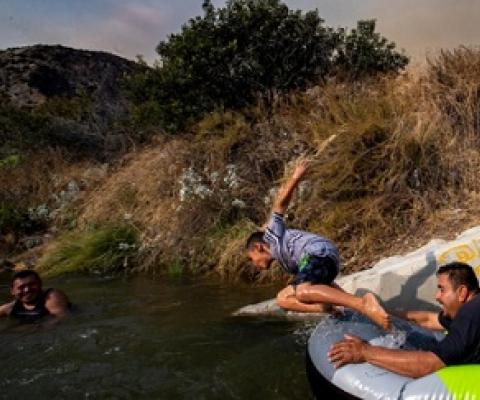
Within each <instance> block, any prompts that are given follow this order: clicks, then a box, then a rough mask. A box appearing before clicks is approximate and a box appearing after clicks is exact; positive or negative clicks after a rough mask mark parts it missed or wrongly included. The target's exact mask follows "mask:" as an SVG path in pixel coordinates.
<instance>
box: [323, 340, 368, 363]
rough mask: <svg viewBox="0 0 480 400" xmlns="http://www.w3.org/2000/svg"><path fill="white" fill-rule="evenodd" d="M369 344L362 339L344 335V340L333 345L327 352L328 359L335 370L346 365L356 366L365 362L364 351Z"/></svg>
mask: <svg viewBox="0 0 480 400" xmlns="http://www.w3.org/2000/svg"><path fill="white" fill-rule="evenodd" d="M368 346H369V344H368V343H367V342H365V341H363V340H362V339H360V338H358V337H356V336H352V335H345V339H344V340H341V341H340V342H337V343H335V344H334V345H333V346H332V347H331V348H330V351H329V352H328V358H329V360H330V362H331V363H333V364H334V365H335V368H340V367H341V366H343V365H346V364H358V363H362V362H365V361H366V360H365V350H366V349H367V347H368Z"/></svg>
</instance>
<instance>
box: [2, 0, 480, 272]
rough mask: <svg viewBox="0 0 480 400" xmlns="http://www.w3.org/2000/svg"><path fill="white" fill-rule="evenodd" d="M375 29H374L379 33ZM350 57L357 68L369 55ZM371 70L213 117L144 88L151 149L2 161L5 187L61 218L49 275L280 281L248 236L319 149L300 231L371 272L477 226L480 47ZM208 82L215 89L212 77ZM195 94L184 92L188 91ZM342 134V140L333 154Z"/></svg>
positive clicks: (302, 192) (296, 204)
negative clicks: (73, 158)
mask: <svg viewBox="0 0 480 400" xmlns="http://www.w3.org/2000/svg"><path fill="white" fill-rule="evenodd" d="M230 3H231V4H234V3H236V2H230ZM230 3H229V4H230ZM238 3H241V4H250V3H251V2H248V1H245V2H238ZM273 3H276V4H278V2H273ZM206 7H207V8H206V13H207V15H210V14H208V13H212V12H214V11H212V10H211V8H209V7H210V6H209V3H208V2H207V3H206ZM219 12H220V11H219ZM214 15H215V16H214V17H213V16H211V18H213V20H212V21H214V22H212V23H211V24H210V25H208V23H207V22H208V21H207V22H205V21H203V20H201V19H197V20H194V21H191V22H190V24H189V25H188V24H187V25H186V27H184V30H183V33H184V34H185V35H186V36H187V37H189V38H190V39H191V40H193V42H194V43H197V42H196V40H197V39H198V40H199V38H197V37H193V38H192V37H190V36H191V35H193V33H195V32H197V31H196V29H200V28H201V27H203V28H205V29H207V28H208V29H213V26H218V27H220V26H222V25H221V24H220V22H218V25H215V24H217V22H216V21H220V20H219V18H220V15H217V14H215V13H214ZM314 16H315V15H314V14H312V15H311V16H310V17H309V18H311V19H312V21H314V20H315V18H314ZM227 17H228V16H225V18H227ZM317 17H318V16H317ZM289 18H296V17H293V16H290V17H289ZM302 18H306V17H302ZM202 21H203V22H202ZM204 24H207V25H204ZM314 26H316V27H317V28H318V20H317V23H315V24H314ZM365 29H366V28H365ZM368 32H370V34H371V35H373V32H374V31H373V30H372V26H371V25H370V26H369V30H367V31H366V32H365V35H366V34H367V33H368ZM332 33H333V32H332ZM352 35H357V36H356V37H357V39H358V37H359V36H362V34H361V33H358V31H356V33H355V32H350V33H349V34H348V33H345V37H350V39H349V40H346V41H344V42H343V43H345V46H346V48H349V49H350V48H354V47H355V46H353V45H352V46H350V45H348V43H355V41H356V40H357V39H355V38H352V37H351V36H352ZM365 35H363V36H362V37H365ZM194 36H195V35H194ZM367 36H368V35H367ZM372 37H374V38H376V39H375V40H376V41H374V43H379V46H380V48H382V49H384V50H388V49H390V50H392V51H393V47H392V45H391V44H390V43H389V42H388V41H386V40H382V38H381V37H380V36H378V35H373V36H372ZM184 39H185V38H183V39H182V37H181V34H180V36H173V37H172V39H171V40H172V42H171V43H170V44H171V45H172V46H173V45H175V46H180V44H181V43H183V42H182V40H184ZM194 39H195V40H194ZM362 40H363V39H362ZM372 40H373V39H372ZM366 42H367V43H370V42H371V41H370V42H369V41H368V40H367V41H366ZM165 46H167V47H168V45H167V44H166V45H165ZM349 46H350V47H349ZM163 48H164V49H165V47H163ZM377 48H378V46H377ZM184 50H185V49H184ZM198 51H200V49H199V50H198ZM181 54H186V53H181ZM335 54H338V53H335ZM349 54H353V53H349ZM362 54H363V53H362ZM171 59H173V58H171ZM180 60H183V58H181V59H180ZM349 60H350V61H349V63H350V64H348V63H347V64H346V65H350V67H348V68H346V69H345V71H353V70H354V69H353V67H354V65H357V66H358V65H363V64H361V63H362V62H366V61H368V60H363V61H358V62H357V61H355V58H354V57H353V56H352V57H350V58H349ZM352 63H353V64H352ZM186 64H187V63H186V61H185V60H183V61H182V62H180V61H179V65H176V67H178V68H180V67H182V68H180V69H179V71H180V72H178V71H177V72H178V74H179V75H178V76H175V77H173V75H175V74H174V73H173V72H172V70H169V71H170V72H171V74H172V75H169V77H170V78H172V79H173V80H172V82H177V80H178V79H180V80H182V79H184V78H185V76H184V75H182V74H184V73H185V74H186V73H187V72H188V71H186V70H185V69H184V67H185V68H186ZM367 64H368V63H367ZM365 65H366V64H365ZM205 67H207V65H205ZM403 67H404V65H402V68H403ZM171 68H173V66H172V67H171ZM205 69H207V68H205ZM333 70H334V68H333V67H331V68H329V71H330V72H332V71H333ZM372 71H375V73H372V74H364V73H359V74H353V75H349V76H346V74H340V73H338V74H330V73H329V74H325V75H324V76H322V79H320V80H319V81H316V82H315V83H314V82H313V81H312V82H309V84H308V85H297V86H295V85H294V86H292V87H289V88H286V87H285V90H283V89H282V90H279V88H278V87H274V88H273V89H274V90H268V96H262V95H258V96H256V97H255V99H254V100H253V99H251V100H249V101H248V102H246V103H242V104H241V107H227V106H226V103H225V102H223V101H222V102H221V103H220V104H211V103H209V102H207V103H206V104H210V105H211V107H210V106H209V107H208V108H206V109H202V110H201V112H198V113H197V111H198V110H197V109H196V108H195V107H193V108H189V106H187V105H188V104H189V103H188V102H186V103H185V102H184V103H182V101H183V100H185V99H180V100H179V99H177V100H178V101H176V102H175V104H176V106H179V107H180V110H181V112H179V113H178V114H169V113H170V111H168V112H167V111H166V109H161V110H160V109H158V107H164V106H165V107H167V106H168V107H170V106H173V104H174V102H172V103H169V104H165V103H163V102H160V101H159V100H158V98H156V97H155V96H160V98H161V96H163V94H161V92H159V91H154V90H153V88H154V87H156V86H151V88H152V91H151V92H148V93H147V92H145V93H144V95H145V96H147V97H146V98H144V103H142V102H140V97H138V96H139V93H141V92H140V91H138V92H136V95H135V96H137V97H136V98H135V99H134V104H133V105H132V107H133V111H132V115H134V116H135V118H137V119H134V120H130V122H129V123H132V125H131V128H132V129H133V127H136V128H138V129H144V131H143V132H149V133H148V135H149V136H150V138H151V139H150V142H149V144H148V145H147V146H142V147H138V148H137V150H135V151H130V152H128V153H127V154H125V155H124V156H123V157H122V158H121V159H120V160H119V161H116V162H114V163H112V164H111V165H109V166H107V167H104V166H102V165H101V164H99V163H98V162H96V161H89V162H86V161H81V162H82V163H83V164H80V162H68V161H66V160H65V159H64V158H63V156H61V155H60V153H58V152H57V153H49V154H50V155H45V158H42V161H39V162H38V164H37V167H32V166H31V165H30V164H28V163H20V162H19V163H17V164H16V165H5V166H3V164H0V179H2V182H6V183H8V184H7V185H6V186H5V187H7V188H8V190H9V192H8V193H10V195H11V196H10V199H11V202H10V204H11V203H12V201H13V202H14V199H16V198H20V197H19V193H20V192H21V193H24V194H27V195H26V196H24V198H22V201H23V202H22V204H24V205H25V206H24V207H25V208H28V207H32V205H34V206H35V207H36V206H38V204H39V202H41V201H46V200H45V199H50V200H49V201H50V202H51V204H52V207H51V208H54V211H55V212H54V213H53V215H52V213H50V214H48V215H47V216H46V218H47V220H48V224H49V229H50V232H51V236H52V238H53V239H51V241H50V244H49V246H45V247H44V248H42V249H41V253H43V254H44V257H43V258H42V259H41V261H40V263H39V267H40V268H41V269H42V270H43V271H46V272H47V271H49V272H51V273H59V272H66V271H73V270H77V269H80V270H96V271H97V270H101V271H112V270H115V271H118V270H122V271H123V270H128V271H137V272H138V271H147V272H167V273H168V272H170V273H173V274H178V273H184V272H185V273H215V274H218V275H220V276H222V277H224V278H226V279H256V280H265V279H267V280H271V279H276V278H277V277H279V276H280V275H281V274H279V273H278V270H275V269H274V270H272V271H269V272H268V273H267V274H266V275H265V274H260V275H258V274H255V273H254V272H253V271H252V270H251V269H250V267H249V265H248V263H247V260H246V258H245V257H244V255H243V247H244V241H245V239H246V237H247V236H248V235H249V234H250V233H251V232H252V231H253V230H255V229H257V228H258V227H259V226H261V225H262V224H263V223H264V222H265V220H266V219H267V217H268V214H269V210H270V207H271V201H272V197H273V196H274V194H275V190H276V188H277V187H278V186H279V184H280V183H281V182H282V180H283V179H284V177H285V176H287V175H288V171H289V169H290V168H291V167H292V166H293V164H294V163H295V161H296V160H297V159H298V158H299V157H304V156H307V157H309V158H310V159H311V160H312V165H311V169H310V173H309V175H308V177H307V179H306V180H305V182H303V183H302V185H301V186H300V188H299V190H298V191H297V193H296V194H295V197H294V199H293V202H292V206H291V208H290V209H289V211H288V215H287V216H286V217H287V221H288V224H289V225H290V226H292V227H297V228H300V229H305V230H309V231H312V232H316V233H319V234H321V235H325V236H327V237H329V238H331V239H332V240H333V241H335V242H336V243H337V244H338V246H339V247H340V251H341V256H342V262H343V272H344V273H347V272H352V271H357V270H360V269H363V268H368V267H369V266H370V265H371V263H372V262H374V261H377V260H379V259H380V258H382V257H384V256H388V255H392V254H395V253H396V252H402V251H406V250H411V249H413V248H416V247H418V246H419V245H422V244H424V243H425V242H426V241H428V240H429V239H430V238H431V237H432V236H435V237H444V238H448V237H452V235H454V234H456V233H458V232H460V231H461V230H463V229H466V228H468V227H471V226H473V225H476V224H478V222H477V218H478V217H479V216H480V213H479V211H478V206H477V202H478V199H479V197H480V194H479V193H480V183H479V182H480V180H479V179H478V176H477V175H478V171H479V165H480V155H479V154H480V152H479V147H480V139H479V138H480V136H479V135H480V50H479V49H475V48H464V47H461V48H458V49H455V50H452V51H443V52H441V53H439V54H438V55H436V56H433V57H432V58H431V59H429V60H428V61H427V63H426V64H425V65H423V66H421V67H412V68H409V69H407V70H405V71H403V72H401V68H400V66H399V65H397V66H396V67H395V68H393V69H390V70H389V71H378V70H375V69H372ZM386 72H390V73H386ZM148 74H152V75H148V76H147V75H137V77H136V78H135V79H136V80H135V81H134V83H135V85H136V89H135V90H137V89H139V88H140V87H141V85H143V84H145V82H150V83H151V82H152V81H148V79H153V78H152V77H153V76H155V77H156V78H155V79H157V78H159V76H161V75H158V74H159V71H158V70H157V71H155V70H153V71H150V72H149V73H148ZM155 74H156V75H155ZM142 76H143V78H142ZM146 78H148V79H146ZM142 79H143V81H142ZM162 79H163V78H162ZM220 81H221V80H220ZM220 81H219V82H220ZM142 82H143V83H142ZM183 82H184V83H185V84H186V82H187V81H186V80H183ZM207 83H208V84H209V85H213V84H214V83H215V82H214V79H213V78H212V77H211V80H210V81H208V82H207ZM172 85H173V86H172V87H175V84H173V83H172ZM156 88H157V89H158V87H156ZM184 89H185V88H183V89H182V90H179V91H178V93H179V96H184V95H185V93H187V92H185V90H184ZM159 90H160V89H159ZM159 93H160V94H159ZM169 93H170V95H173V94H172V93H171V92H169ZM195 93H197V92H195ZM215 93H216V92H215ZM202 96H203V95H202ZM202 96H201V95H200V94H198V93H197V94H196V95H195V96H193V95H192V97H189V98H188V99H187V100H189V101H193V102H196V101H201V99H203V97H202ZM169 98H170V97H169ZM152 107H153V108H152ZM168 107H167V108H168ZM150 111H152V112H154V114H152V115H153V116H154V117H155V116H156V117H155V118H151V119H148V120H145V121H143V122H145V125H143V127H142V126H140V125H139V124H140V122H142V118H141V115H144V113H146V114H149V113H150ZM187 111H188V112H187ZM155 112H158V113H157V114H155ZM190 112H192V113H193V114H192V113H190ZM185 113H186V114H185ZM146 114H145V115H146ZM165 115H170V116H172V115H173V116H174V117H175V118H177V117H178V118H179V121H183V122H185V123H186V122H188V123H186V124H183V122H182V125H181V130H177V129H180V128H179V125H176V124H177V122H178V121H177V122H175V123H174V122H172V121H170V122H171V123H170V122H168V121H167V122H165V119H164V116H165ZM157 117H158V118H157ZM132 121H133V122H132ZM173 127H175V129H174V132H173V133H175V134H172V130H171V128H172V129H173ZM136 128H135V129H136ZM167 131H168V132H170V133H167ZM332 134H335V135H336V139H335V140H334V141H333V142H332V143H331V144H330V145H329V146H328V148H327V150H326V151H325V152H322V153H321V154H318V153H317V151H318V149H319V148H320V147H321V146H322V143H323V142H324V141H325V140H326V139H327V138H329V137H330V136H331V135H332ZM7 164H8V163H7ZM45 165H51V167H50V168H49V170H48V171H45V170H42V168H47V167H45ZM41 171H43V172H41ZM29 174H30V175H29ZM14 176H23V177H24V180H23V181H22V179H19V180H18V179H17V180H18V181H19V182H25V184H24V186H22V185H23V184H18V185H17V184H16V183H15V181H14V178H13V177H14ZM59 176H60V177H61V178H59ZM27 177H28V179H27ZM72 180H73V181H75V182H81V184H78V190H75V191H70V192H71V193H72V195H71V196H70V197H69V196H63V197H62V199H64V201H63V202H60V203H58V202H57V203H55V201H57V200H52V199H51V198H50V197H49V196H51V194H52V193H54V194H57V197H61V196H60V195H59V194H58V193H59V191H60V190H61V188H63V190H64V191H65V190H66V189H65V187H67V186H68V185H69V184H70V182H71V181H72ZM82 182H83V183H82ZM28 185H30V186H28ZM20 188H21V189H20ZM15 190H17V192H15ZM70 192H68V191H67V193H70ZM47 193H48V194H47ZM15 196H16V197H15ZM0 205H1V203H0ZM37 214H38V213H37ZM112 226H113V227H119V226H120V227H123V228H122V229H125V228H124V227H128V229H127V230H126V231H122V230H120V231H121V232H124V233H125V235H123V236H122V235H120V236H121V237H120V236H115V235H116V234H114V233H112V232H118V230H117V228H111V227H112ZM92 227H94V228H92ZM104 227H107V228H104ZM104 229H106V230H104ZM112 229H113V231H112ZM109 235H110V236H109ZM112 235H113V236H112ZM117 239H118V240H117ZM107 242H108V243H110V242H111V246H107ZM120 243H127V245H128V249H127V248H126V247H125V245H122V246H123V247H122V246H120ZM120 247H122V249H120ZM102 249H104V250H105V252H104V253H102V251H103V250H102ZM127 250H128V254H126V253H125V251H127ZM102 254H103V255H102ZM22 257H23V258H25V257H26V256H25V254H23V255H21V256H19V260H21V259H22ZM108 260H110V261H108ZM124 260H127V262H126V264H124V262H125V261H124ZM109 262H110V265H109ZM124 265H126V267H125V268H124V267H123V266H124Z"/></svg>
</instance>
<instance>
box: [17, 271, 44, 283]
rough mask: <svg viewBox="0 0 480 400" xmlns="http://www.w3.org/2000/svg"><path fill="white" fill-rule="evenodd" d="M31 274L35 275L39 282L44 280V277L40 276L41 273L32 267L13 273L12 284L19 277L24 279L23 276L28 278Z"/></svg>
mask: <svg viewBox="0 0 480 400" xmlns="http://www.w3.org/2000/svg"><path fill="white" fill-rule="evenodd" d="M29 276H34V277H35V278H36V279H37V280H38V281H39V282H42V279H41V278H40V275H38V274H37V273H36V272H35V271H33V270H31V269H24V270H21V271H18V272H15V273H14V274H13V276H12V283H11V285H12V286H13V282H15V281H16V280H17V279H23V278H27V277H29Z"/></svg>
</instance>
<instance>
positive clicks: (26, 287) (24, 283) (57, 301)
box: [0, 270, 70, 321]
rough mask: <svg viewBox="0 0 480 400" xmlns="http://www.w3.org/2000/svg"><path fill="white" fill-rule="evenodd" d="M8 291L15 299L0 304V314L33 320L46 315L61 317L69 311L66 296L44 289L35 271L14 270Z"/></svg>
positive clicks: (53, 290) (60, 292) (55, 290)
mask: <svg viewBox="0 0 480 400" xmlns="http://www.w3.org/2000/svg"><path fill="white" fill-rule="evenodd" d="M10 293H11V294H12V296H13V297H14V298H15V300H14V301H12V302H10V303H7V304H4V305H2V306H0V316H5V317H7V316H9V317H12V318H15V319H18V320H22V321H35V320H37V319H39V318H41V317H44V316H47V315H51V316H54V317H57V318H63V317H65V316H67V315H69V313H70V311H69V308H70V303H69V301H68V298H67V296H66V295H65V294H64V293H63V292H62V291H60V290H57V289H47V290H45V291H44V290H43V289H42V280H41V279H40V276H39V275H38V274H37V273H36V272H35V271H32V270H23V271H19V272H16V273H15V274H14V275H13V277H12V283H11V286H10Z"/></svg>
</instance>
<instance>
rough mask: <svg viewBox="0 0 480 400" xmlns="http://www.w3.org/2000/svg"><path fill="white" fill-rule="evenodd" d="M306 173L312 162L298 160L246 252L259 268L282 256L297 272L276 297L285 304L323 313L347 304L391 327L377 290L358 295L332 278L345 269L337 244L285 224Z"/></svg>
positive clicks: (292, 271) (289, 269)
mask: <svg viewBox="0 0 480 400" xmlns="http://www.w3.org/2000/svg"><path fill="white" fill-rule="evenodd" d="M306 171H307V163H306V162H305V161H301V162H299V163H298V164H297V166H296V168H295V171H294V172H293V175H292V176H291V177H290V179H289V180H288V181H287V182H286V183H285V184H284V185H283V186H282V187H281V188H280V190H279V192H278V195H277V198H276V200H275V201H274V204H273V208H272V216H271V219H270V222H269V223H268V226H267V228H266V229H265V232H262V231H259V232H255V233H253V234H252V235H250V237H249V238H248V240H247V244H246V252H247V256H248V257H249V258H250V260H251V261H252V263H253V264H254V265H255V266H256V267H257V268H259V269H266V268H268V267H269V266H270V265H271V263H272V262H273V261H274V260H277V261H278V262H279V263H280V265H281V266H282V267H283V269H284V270H285V271H286V272H288V273H290V274H293V275H295V278H294V281H293V284H291V285H289V286H287V287H286V288H284V289H283V290H281V291H280V292H279V293H278V295H277V302H278V304H279V306H280V307H282V308H284V309H286V310H292V311H298V312H324V311H327V310H328V309H329V306H330V305H336V306H345V307H349V308H352V309H354V310H356V311H359V312H360V313H362V314H364V315H366V316H367V317H369V318H370V319H372V320H373V321H374V322H375V323H377V324H378V325H379V326H381V327H382V328H384V329H388V328H389V324H390V319H389V315H388V314H387V313H386V312H385V310H383V308H382V307H381V306H380V304H379V303H378V301H377V299H376V298H375V296H374V295H373V294H372V293H367V294H366V295H364V296H363V297H355V296H353V295H351V294H349V293H346V292H344V291H343V290H342V289H341V288H340V287H339V286H337V285H336V284H335V283H334V282H333V281H334V279H335V277H336V276H337V274H338V272H339V270H340V258H339V255H338V250H337V248H336V246H335V245H334V244H333V243H332V242H331V241H330V240H328V239H326V238H324V237H322V236H319V235H316V234H313V233H309V232H305V231H300V230H296V229H287V227H286V226H285V223H284V220H283V214H284V212H285V210H286V209H287V207H288V204H289V202H290V199H291V197H292V193H293V191H294V190H295V188H296V187H297V186H298V184H299V182H300V181H301V180H302V178H303V177H304V176H305V173H306Z"/></svg>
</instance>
